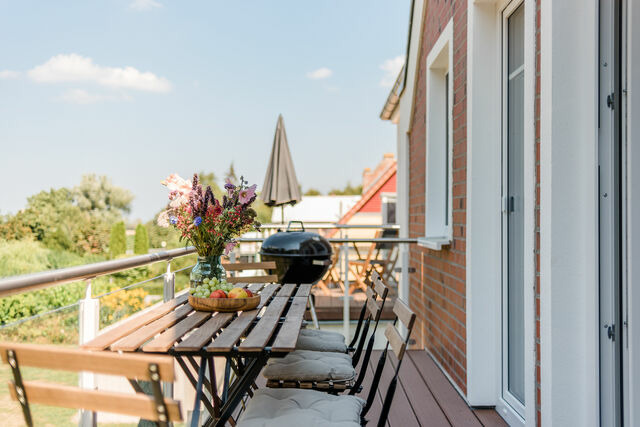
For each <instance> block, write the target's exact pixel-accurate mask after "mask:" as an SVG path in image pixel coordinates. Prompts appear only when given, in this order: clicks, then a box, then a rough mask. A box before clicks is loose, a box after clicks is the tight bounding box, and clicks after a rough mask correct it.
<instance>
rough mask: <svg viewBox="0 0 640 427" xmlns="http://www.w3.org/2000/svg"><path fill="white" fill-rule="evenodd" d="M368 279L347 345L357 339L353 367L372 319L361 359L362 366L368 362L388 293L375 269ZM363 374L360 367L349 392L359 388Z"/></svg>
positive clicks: (364, 370)
mask: <svg viewBox="0 0 640 427" xmlns="http://www.w3.org/2000/svg"><path fill="white" fill-rule="evenodd" d="M369 279H370V286H369V287H367V289H366V291H365V293H366V295H367V301H366V304H365V305H364V307H363V308H362V312H361V313H360V320H359V321H358V326H357V327H356V333H355V335H354V337H353V341H352V343H351V344H350V345H349V346H350V347H353V345H355V341H356V340H358V346H357V347H356V349H355V351H354V353H353V356H352V358H351V360H352V364H353V367H354V368H355V367H356V366H357V365H358V363H359V362H360V357H361V356H362V350H363V348H364V345H365V341H366V339H367V334H368V333H369V328H370V325H371V322H372V321H373V332H372V333H371V336H370V337H369V342H368V344H367V349H366V351H365V352H364V357H363V359H362V366H363V367H366V366H367V364H368V363H369V359H370V358H371V352H372V351H373V344H374V342H375V337H376V330H377V329H378V323H379V322H380V317H381V316H382V310H383V308H384V303H385V301H386V300H387V295H389V287H388V286H387V285H385V283H384V281H383V280H382V278H381V277H380V275H379V274H378V272H377V271H375V270H373V271H372V272H371V274H370V276H369ZM378 298H379V299H378ZM365 313H366V314H365ZM363 318H364V322H362V323H361V320H362V319H363ZM360 326H362V331H360ZM358 337H359V339H358ZM365 374H366V369H360V374H359V375H358V379H357V380H356V383H355V386H354V387H353V388H352V389H351V394H355V393H357V391H358V389H359V388H360V385H362V382H363V380H364V377H365Z"/></svg>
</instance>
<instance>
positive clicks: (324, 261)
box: [311, 259, 331, 265]
mask: <svg viewBox="0 0 640 427" xmlns="http://www.w3.org/2000/svg"><path fill="white" fill-rule="evenodd" d="M311 264H313V265H331V260H330V259H314V260H313V261H311Z"/></svg>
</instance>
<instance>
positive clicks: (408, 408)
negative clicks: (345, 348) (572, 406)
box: [257, 350, 507, 427]
mask: <svg viewBox="0 0 640 427" xmlns="http://www.w3.org/2000/svg"><path fill="white" fill-rule="evenodd" d="M379 357H380V351H374V352H373V354H372V355H371V360H370V362H369V366H368V367H367V375H366V376H365V381H364V384H363V386H364V388H363V390H362V392H361V393H359V396H360V397H362V398H364V399H366V398H367V396H368V395H369V389H370V386H371V380H372V379H373V375H374V371H375V367H376V366H377V364H378V359H379ZM396 363H397V359H396V358H395V356H394V355H393V354H392V353H391V352H389V357H388V360H387V364H386V366H385V370H384V372H383V375H382V378H381V380H380V385H379V386H378V391H377V393H376V398H375V400H374V403H373V406H372V407H371V409H370V410H369V413H368V414H367V416H366V419H367V420H368V424H367V425H368V426H375V425H377V422H378V418H379V416H380V412H381V410H382V400H383V399H384V396H385V394H386V392H387V388H388V387H389V382H390V381H391V377H392V375H393V371H392V369H391V366H393V367H394V368H395V366H396ZM358 372H359V369H358ZM399 380H400V381H399V383H398V386H397V388H396V393H395V396H394V398H393V403H392V404H391V410H390V411H389V417H388V421H387V425H388V426H389V427H412V426H425V427H427V426H428V427H440V426H453V427H467V426H471V427H473V426H475V427H482V426H492V427H493V426H506V425H507V424H506V423H505V422H504V420H503V419H502V418H501V417H500V415H498V413H497V412H496V411H495V410H493V409H475V408H470V407H469V406H468V405H467V404H466V402H465V401H464V400H463V399H462V397H461V396H460V394H458V392H457V391H456V390H455V388H453V386H452V385H451V383H450V382H449V380H448V379H447V377H445V375H444V374H443V373H442V371H441V370H440V368H439V367H438V366H437V365H436V364H435V362H434V361H433V359H432V358H431V356H429V354H428V353H427V352H426V351H424V350H410V351H408V352H407V355H406V356H405V357H404V360H403V362H402V366H401V367H400V375H399ZM257 383H258V387H264V386H265V380H264V377H262V376H260V377H259V378H258V381H257Z"/></svg>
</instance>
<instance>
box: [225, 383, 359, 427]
mask: <svg viewBox="0 0 640 427" xmlns="http://www.w3.org/2000/svg"><path fill="white" fill-rule="evenodd" d="M365 403H366V402H365V401H364V400H363V399H361V398H359V397H356V396H334V395H331V394H327V393H323V392H320V391H315V390H300V389H292V388H284V389H283V388H271V389H269V388H267V389H260V390H256V391H255V392H254V395H253V398H251V400H250V401H249V404H248V405H247V409H246V410H245V411H244V413H243V414H242V415H241V416H240V419H239V420H238V423H237V427H267V426H275V427H300V426H304V427H325V426H336V427H360V413H361V412H362V408H364V405H365Z"/></svg>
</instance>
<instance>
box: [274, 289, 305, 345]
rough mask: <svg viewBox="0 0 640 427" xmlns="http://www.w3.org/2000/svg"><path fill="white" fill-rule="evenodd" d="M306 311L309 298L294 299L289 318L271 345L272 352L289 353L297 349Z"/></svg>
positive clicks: (288, 314)
mask: <svg viewBox="0 0 640 427" xmlns="http://www.w3.org/2000/svg"><path fill="white" fill-rule="evenodd" d="M306 310H307V297H295V298H293V301H292V302H291V306H290V307H289V311H288V312H287V317H286V318H285V320H284V323H283V324H282V326H281V327H280V330H279V331H278V335H277V336H276V338H275V340H274V341H273V344H272V345H271V351H282V352H289V351H293V350H295V349H296V344H297V343H298V335H299V334H300V328H301V325H302V319H303V318H304V313H305V311H306Z"/></svg>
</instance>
